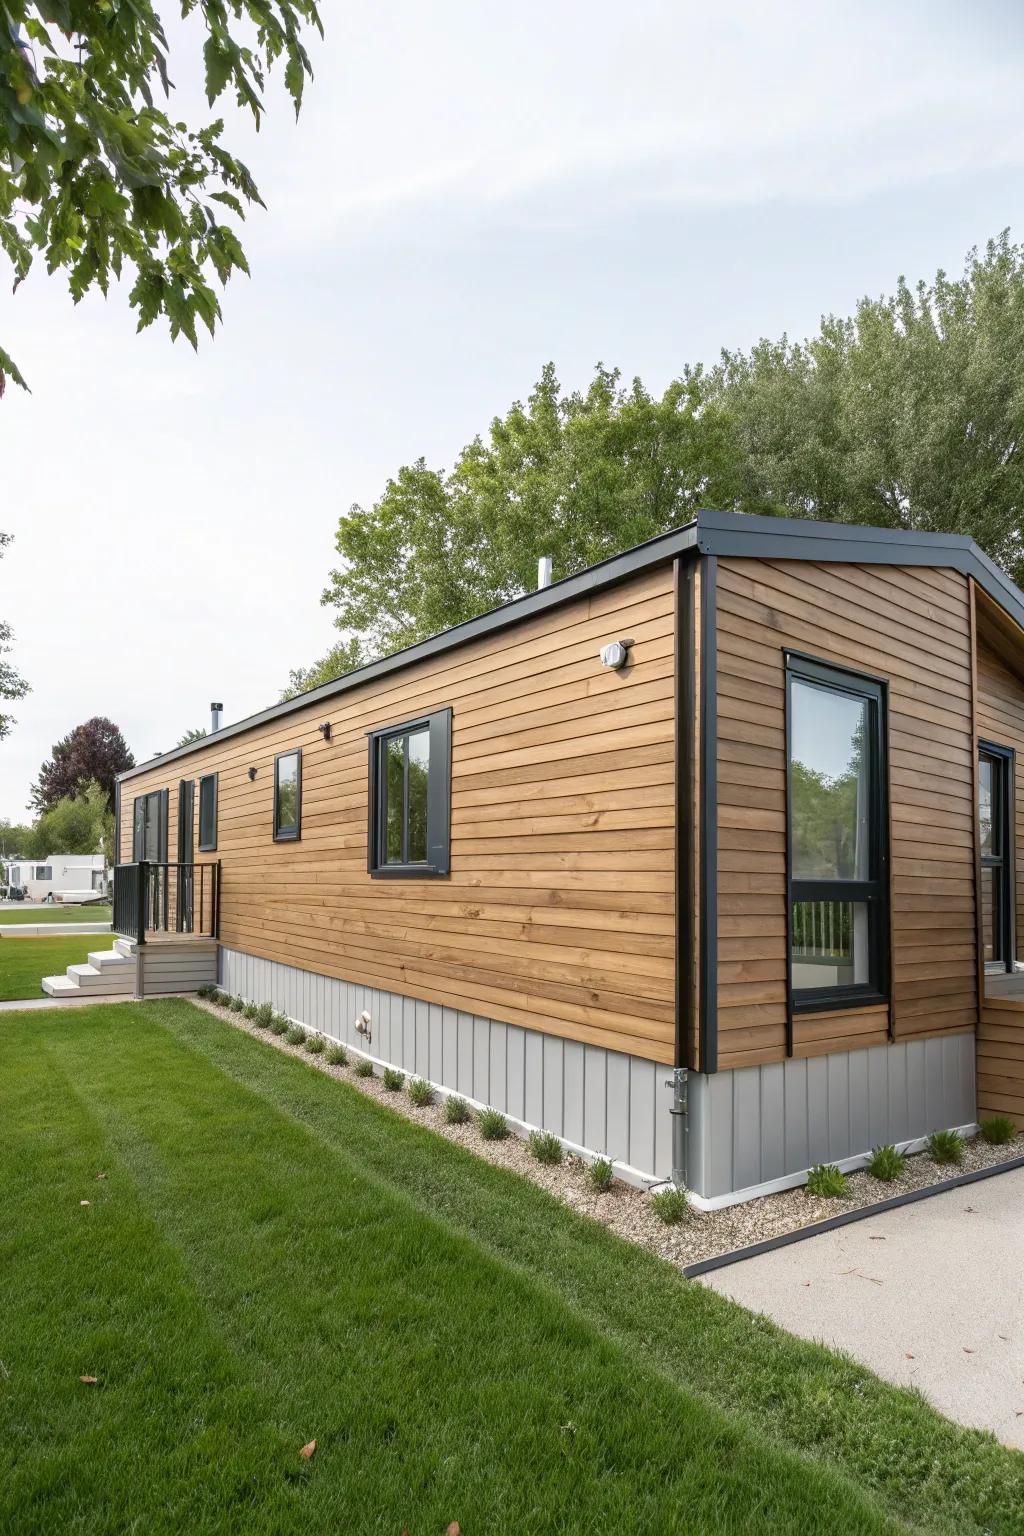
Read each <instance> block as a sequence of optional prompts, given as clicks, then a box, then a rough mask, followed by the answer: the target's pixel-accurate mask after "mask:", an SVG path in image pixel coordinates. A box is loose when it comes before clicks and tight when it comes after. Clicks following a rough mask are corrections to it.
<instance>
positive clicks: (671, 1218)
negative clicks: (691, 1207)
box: [651, 1185, 686, 1227]
mask: <svg viewBox="0 0 1024 1536" xmlns="http://www.w3.org/2000/svg"><path fill="white" fill-rule="evenodd" d="M651 1210H652V1211H653V1212H654V1214H655V1216H657V1218H658V1220H659V1221H663V1222H664V1223H665V1225H666V1227H674V1226H676V1225H678V1223H679V1222H681V1221H682V1219H683V1217H684V1216H685V1215H686V1191H685V1189H676V1187H675V1185H672V1187H671V1188H669V1189H659V1190H658V1192H657V1194H656V1195H652V1196H651Z"/></svg>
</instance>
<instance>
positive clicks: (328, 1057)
mask: <svg viewBox="0 0 1024 1536" xmlns="http://www.w3.org/2000/svg"><path fill="white" fill-rule="evenodd" d="M324 1060H325V1061H326V1062H327V1064H328V1066H331V1067H347V1066H348V1051H346V1049H345V1047H344V1046H343V1045H329V1046H328V1047H327V1051H326V1054H325V1055H324Z"/></svg>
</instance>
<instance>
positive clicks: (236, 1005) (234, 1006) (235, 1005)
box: [228, 997, 245, 1013]
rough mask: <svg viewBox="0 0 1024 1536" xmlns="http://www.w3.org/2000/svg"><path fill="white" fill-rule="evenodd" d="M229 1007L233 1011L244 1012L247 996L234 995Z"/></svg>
mask: <svg viewBox="0 0 1024 1536" xmlns="http://www.w3.org/2000/svg"><path fill="white" fill-rule="evenodd" d="M228 1007H229V1008H230V1009H231V1012H232V1013H244V1012H245V998H244V997H233V998H232V999H231V1001H230V1003H228Z"/></svg>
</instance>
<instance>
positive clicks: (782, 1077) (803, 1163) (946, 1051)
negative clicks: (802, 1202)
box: [687, 1033, 975, 1197]
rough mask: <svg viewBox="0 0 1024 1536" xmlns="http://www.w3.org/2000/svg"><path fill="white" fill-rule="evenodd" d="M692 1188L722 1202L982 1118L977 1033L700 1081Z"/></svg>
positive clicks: (692, 1118) (694, 1107)
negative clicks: (977, 1092)
mask: <svg viewBox="0 0 1024 1536" xmlns="http://www.w3.org/2000/svg"><path fill="white" fill-rule="evenodd" d="M689 1111H690V1112H689V1139H688V1174H687V1182H688V1183H689V1185H690V1187H691V1188H692V1189H693V1190H695V1191H696V1193H697V1194H699V1195H704V1196H706V1197H714V1196H717V1195H725V1194H730V1193H732V1192H733V1191H734V1190H739V1189H749V1188H751V1186H754V1185H758V1184H765V1183H768V1182H769V1181H770V1180H772V1179H779V1178H783V1177H785V1176H787V1175H789V1174H795V1173H802V1172H803V1171H805V1170H806V1169H808V1168H812V1167H813V1166H814V1165H815V1164H816V1163H833V1162H841V1161H842V1160H843V1159H845V1158H852V1157H858V1156H860V1155H861V1154H863V1153H866V1152H869V1151H870V1150H871V1148H872V1147H876V1146H880V1145H883V1144H885V1143H888V1142H903V1141H912V1140H916V1139H917V1138H918V1137H920V1136H927V1135H928V1134H929V1133H930V1132H931V1131H935V1130H942V1129H946V1128H947V1127H949V1126H959V1125H970V1124H973V1122H974V1118H975V1097H974V1035H973V1033H967V1034H960V1035H940V1036H937V1037H936V1038H934V1039H928V1040H908V1041H905V1042H903V1041H896V1042H895V1043H894V1044H892V1045H879V1046H873V1047H871V1048H870V1049H868V1050H863V1051H836V1052H834V1053H833V1054H831V1055H828V1056H814V1057H810V1058H808V1059H805V1060H790V1061H784V1062H773V1063H772V1064H771V1065H769V1066H763V1067H740V1068H737V1069H736V1070H735V1071H732V1072H719V1073H718V1074H716V1075H715V1076H713V1077H703V1076H698V1075H697V1074H696V1073H694V1074H692V1075H691V1077H690V1087H689Z"/></svg>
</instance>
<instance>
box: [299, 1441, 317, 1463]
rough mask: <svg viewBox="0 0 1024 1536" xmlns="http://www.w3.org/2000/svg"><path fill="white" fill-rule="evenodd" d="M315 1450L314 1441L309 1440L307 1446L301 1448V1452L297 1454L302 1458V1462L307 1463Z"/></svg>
mask: <svg viewBox="0 0 1024 1536" xmlns="http://www.w3.org/2000/svg"><path fill="white" fill-rule="evenodd" d="M315 1450H316V1441H315V1440H310V1442H309V1444H308V1445H304V1446H303V1447H302V1450H301V1451H300V1452H299V1455H300V1456H301V1457H302V1458H303V1460H304V1461H308V1460H309V1458H310V1457H311V1456H312V1454H313V1452H314V1451H315Z"/></svg>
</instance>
